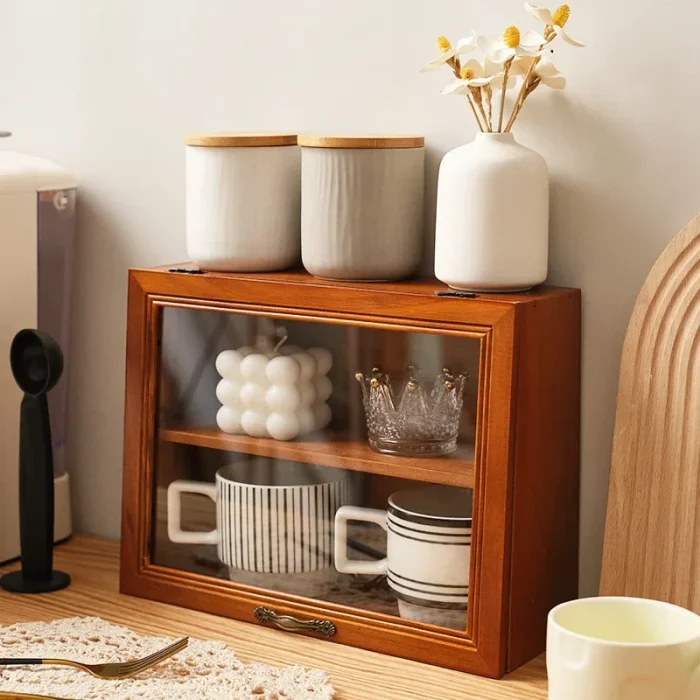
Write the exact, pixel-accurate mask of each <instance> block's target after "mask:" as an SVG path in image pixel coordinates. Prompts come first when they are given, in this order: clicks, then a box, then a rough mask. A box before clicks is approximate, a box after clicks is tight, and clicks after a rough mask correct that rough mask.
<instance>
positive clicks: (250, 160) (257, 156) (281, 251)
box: [185, 134, 301, 272]
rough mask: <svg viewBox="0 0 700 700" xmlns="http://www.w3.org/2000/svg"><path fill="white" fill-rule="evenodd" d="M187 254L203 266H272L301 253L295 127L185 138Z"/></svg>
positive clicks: (289, 262)
mask: <svg viewBox="0 0 700 700" xmlns="http://www.w3.org/2000/svg"><path fill="white" fill-rule="evenodd" d="M185 144H186V148H185V158H186V162H185V165H186V203H187V254H188V256H189V257H190V259H191V260H192V261H193V262H195V263H197V264H198V265H199V266H200V267H201V268H202V269H205V270H222V271H229V272H267V271H272V270H283V269H285V268H288V267H291V266H293V265H294V264H296V262H297V261H298V259H299V253H300V246H301V241H300V230H299V228H300V218H299V217H300V207H301V155H300V152H299V147H298V146H297V137H296V135H294V134H197V135H192V136H188V137H186V138H185Z"/></svg>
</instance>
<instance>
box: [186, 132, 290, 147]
mask: <svg viewBox="0 0 700 700" xmlns="http://www.w3.org/2000/svg"><path fill="white" fill-rule="evenodd" d="M185 145H186V146H204V147H210V148H233V147H237V148H241V147H246V146H296V145H297V135H296V134H254V133H220V134H189V135H187V136H185Z"/></svg>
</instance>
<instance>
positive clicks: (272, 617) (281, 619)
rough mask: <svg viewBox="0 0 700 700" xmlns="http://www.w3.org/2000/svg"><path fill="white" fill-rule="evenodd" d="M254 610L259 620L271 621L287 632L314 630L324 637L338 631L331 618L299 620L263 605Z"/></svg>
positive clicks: (263, 621)
mask: <svg viewBox="0 0 700 700" xmlns="http://www.w3.org/2000/svg"><path fill="white" fill-rule="evenodd" d="M254 612H255V618H256V619H257V621H258V622H262V623H266V622H269V623H271V624H273V625H274V626H275V627H279V629H281V630H284V631H285V632H314V633H316V634H320V635H321V636H322V637H332V636H333V635H334V634H335V633H336V632H337V631H338V628H337V627H336V626H335V625H334V624H333V623H332V622H331V621H330V620H299V619H297V618H296V617H291V616H289V615H278V614H277V613H276V612H275V611H274V610H270V608H263V607H258V608H255V611H254Z"/></svg>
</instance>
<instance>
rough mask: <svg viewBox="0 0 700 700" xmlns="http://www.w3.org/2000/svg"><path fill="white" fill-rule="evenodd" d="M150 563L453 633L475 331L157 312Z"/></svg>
mask: <svg viewBox="0 0 700 700" xmlns="http://www.w3.org/2000/svg"><path fill="white" fill-rule="evenodd" d="M160 347H161V358H160V380H159V382H160V384H159V392H158V393H159V399H158V407H157V420H158V431H157V436H158V439H157V441H156V454H155V459H156V486H157V488H156V489H155V490H154V493H155V503H154V509H155V510H154V512H155V515H156V517H155V518H154V532H153V538H152V542H153V546H152V552H151V555H152V560H153V562H154V563H156V564H159V565H162V566H167V567H173V568H177V569H182V570H186V571H191V572H196V573H199V574H204V575H207V576H212V577H217V578H220V579H224V580H230V581H233V582H234V583H238V584H244V585H246V586H253V587H256V588H259V589H263V590H265V591H275V592H277V593H278V594H280V596H281V597H285V596H294V597H303V598H308V599H314V600H317V601H323V602H324V604H325V605H326V607H327V608H329V609H332V608H333V607H334V606H345V607H349V608H354V609H356V610H360V611H367V612H372V613H381V614H384V615H389V616H392V617H394V618H397V620H402V621H403V622H404V624H407V625H413V624H415V622H416V621H417V622H422V623H427V624H432V625H437V626H439V627H441V628H448V629H453V630H458V631H460V632H462V633H463V632H464V631H465V630H466V624H467V604H468V600H469V574H470V552H471V540H472V507H473V503H472V493H473V492H472V488H473V486H474V442H475V437H476V432H477V431H476V414H477V398H478V386H479V381H478V379H479V378H478V371H479V353H480V343H479V340H478V339H476V338H471V337H466V336H456V335H450V334H443V335H440V334H438V333H431V332H425V331H423V330H421V331H420V332H419V331H412V330H407V329H405V328H403V327H401V328H400V329H386V328H381V329H380V328H374V327H359V326H352V325H343V324H336V323H329V322H320V321H299V320H289V319H286V318H285V319H277V318H268V317H255V316H248V315H243V314H235V313H219V312H214V311H199V310H191V309H184V308H175V307H166V308H164V309H163V311H162V339H161V345H160Z"/></svg>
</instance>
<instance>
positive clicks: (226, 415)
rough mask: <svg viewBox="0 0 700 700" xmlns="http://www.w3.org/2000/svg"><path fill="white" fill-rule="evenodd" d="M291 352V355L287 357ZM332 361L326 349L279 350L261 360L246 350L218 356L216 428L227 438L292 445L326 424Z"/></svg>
mask: <svg viewBox="0 0 700 700" xmlns="http://www.w3.org/2000/svg"><path fill="white" fill-rule="evenodd" d="M290 351H291V352H290ZM332 366H333V356H332V355H331V353H330V352H329V351H328V350H327V349H326V348H318V347H316V348H309V350H302V349H301V348H299V347H297V346H288V347H286V348H285V347H282V348H281V350H280V354H276V353H271V354H264V353H262V352H259V351H256V350H253V349H252V348H249V347H244V348H239V349H238V350H224V352H222V353H220V354H219V355H218V357H217V358H216V370H217V372H218V373H219V375H221V377H222V379H221V381H220V382H219V384H218V385H217V387H216V397H217V399H218V400H219V402H220V403H221V408H220V409H219V411H218V413H217V415H216V422H217V425H218V426H219V428H220V429H221V430H223V431H224V432H226V433H230V434H234V435H235V434H247V435H250V436H252V437H260V438H262V437H271V438H273V439H275V440H293V439H294V438H296V437H300V436H303V435H307V434H308V433H311V432H314V431H315V430H323V429H324V428H325V427H327V426H328V424H329V423H330V421H331V417H332V415H331V408H330V406H329V405H328V403H327V402H328V400H329V399H330V397H331V394H332V392H333V385H332V384H331V380H330V379H329V378H328V376H327V374H328V372H330V370H331V367H332Z"/></svg>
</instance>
